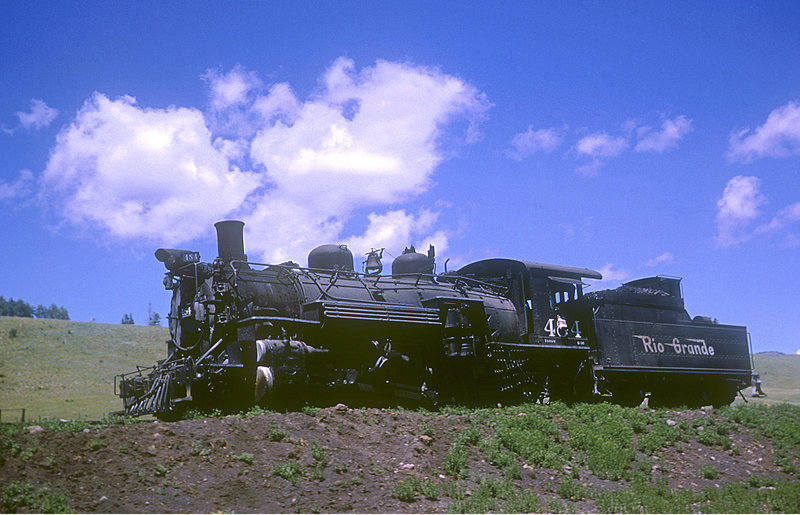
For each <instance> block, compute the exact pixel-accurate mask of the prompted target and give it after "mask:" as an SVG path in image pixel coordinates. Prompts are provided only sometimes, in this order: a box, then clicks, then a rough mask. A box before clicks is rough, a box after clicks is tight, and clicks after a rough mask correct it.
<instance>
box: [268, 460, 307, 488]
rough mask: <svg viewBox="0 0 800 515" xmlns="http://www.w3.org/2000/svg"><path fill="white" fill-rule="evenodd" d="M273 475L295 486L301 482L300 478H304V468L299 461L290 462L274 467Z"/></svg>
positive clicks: (277, 464)
mask: <svg viewBox="0 0 800 515" xmlns="http://www.w3.org/2000/svg"><path fill="white" fill-rule="evenodd" d="M272 473H273V474H275V475H276V476H279V477H282V478H284V479H286V480H287V481H289V482H290V483H292V485H293V486H295V485H297V482H298V481H300V478H301V477H303V467H302V466H301V465H300V463H299V462H298V461H297V460H289V461H288V462H286V463H276V464H275V465H273V466H272Z"/></svg>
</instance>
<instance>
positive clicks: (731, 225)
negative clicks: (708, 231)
mask: <svg viewBox="0 0 800 515" xmlns="http://www.w3.org/2000/svg"><path fill="white" fill-rule="evenodd" d="M760 186H761V181H760V180H759V178H758V177H746V176H742V175H737V176H736V177H734V178H732V179H731V180H729V181H728V184H726V185H725V191H724V192H723V193H722V198H721V199H720V200H719V201H718V202H717V207H718V210H717V237H716V240H717V243H718V244H719V245H722V246H728V245H734V244H737V243H741V242H743V241H746V240H747V239H749V238H750V237H751V236H752V234H751V232H750V231H749V227H750V224H751V222H752V221H753V220H755V219H756V218H758V216H759V215H760V211H759V208H760V206H761V205H762V204H764V202H766V198H765V197H764V196H763V195H761V193H760V192H759V189H760Z"/></svg>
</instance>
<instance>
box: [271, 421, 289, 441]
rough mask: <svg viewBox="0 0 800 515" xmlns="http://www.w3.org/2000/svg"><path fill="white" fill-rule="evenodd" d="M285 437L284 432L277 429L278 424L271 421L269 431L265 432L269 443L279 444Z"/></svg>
mask: <svg viewBox="0 0 800 515" xmlns="http://www.w3.org/2000/svg"><path fill="white" fill-rule="evenodd" d="M285 437H286V431H284V430H282V429H281V428H280V427H278V423H277V422H275V421H274V420H271V421H270V423H269V431H268V432H267V438H269V441H270V442H280V441H281V440H283V439H284V438H285Z"/></svg>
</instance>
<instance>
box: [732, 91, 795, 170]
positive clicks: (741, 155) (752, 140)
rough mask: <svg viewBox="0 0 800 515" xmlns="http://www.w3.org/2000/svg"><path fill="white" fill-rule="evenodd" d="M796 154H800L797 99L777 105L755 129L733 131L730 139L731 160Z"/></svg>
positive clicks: (746, 160)
mask: <svg viewBox="0 0 800 515" xmlns="http://www.w3.org/2000/svg"><path fill="white" fill-rule="evenodd" d="M793 155H800V105H798V104H797V103H795V102H788V103H787V104H786V105H783V106H781V107H778V108H777V109H774V110H773V111H772V112H771V113H770V114H769V116H768V117H767V121H766V122H764V124H763V125H761V126H760V127H757V128H756V129H755V130H753V131H751V130H750V129H744V130H741V131H739V132H736V133H734V134H731V137H730V140H729V142H728V159H729V160H730V161H739V162H744V163H748V162H752V161H753V160H755V159H757V158H761V157H787V156H793Z"/></svg>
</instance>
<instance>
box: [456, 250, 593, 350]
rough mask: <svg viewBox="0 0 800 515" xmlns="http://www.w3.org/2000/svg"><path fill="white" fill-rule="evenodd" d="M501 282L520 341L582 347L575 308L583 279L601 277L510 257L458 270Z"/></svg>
mask: <svg viewBox="0 0 800 515" xmlns="http://www.w3.org/2000/svg"><path fill="white" fill-rule="evenodd" d="M458 273H459V275H464V276H467V277H471V278H474V279H478V280H480V281H483V282H487V283H490V284H495V285H500V286H502V287H504V288H505V289H506V290H507V296H508V297H509V298H510V299H511V301H512V302H513V303H514V306H515V307H516V308H517V314H518V316H519V326H520V340H521V342H522V343H525V344H528V345H536V346H546V347H550V348H553V347H573V346H584V345H586V343H587V338H586V334H585V331H584V330H583V329H584V327H585V324H586V323H587V322H586V321H584V320H582V319H581V310H580V309H577V307H578V306H580V305H581V302H582V300H583V286H584V284H583V282H582V281H581V279H582V278H589V279H601V278H602V275H601V274H600V273H599V272H596V271H594V270H589V269H587V268H573V267H566V266H558V265H546V264H542V263H534V262H531V261H518V260H512V259H487V260H483V261H478V262H475V263H471V264H469V265H467V266H465V267H463V268H461V269H460V270H459V271H458Z"/></svg>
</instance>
